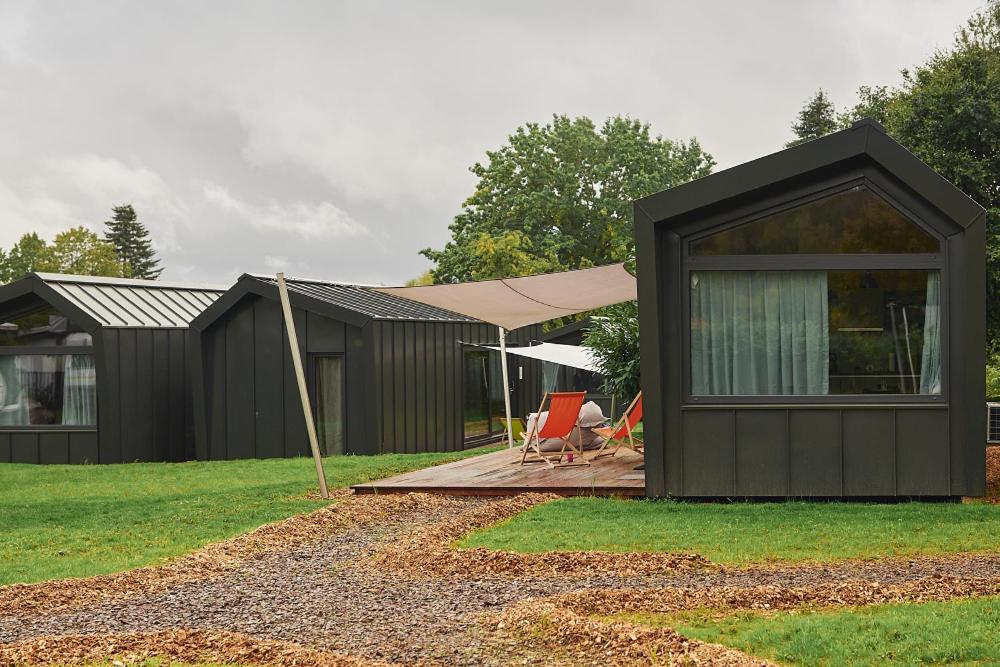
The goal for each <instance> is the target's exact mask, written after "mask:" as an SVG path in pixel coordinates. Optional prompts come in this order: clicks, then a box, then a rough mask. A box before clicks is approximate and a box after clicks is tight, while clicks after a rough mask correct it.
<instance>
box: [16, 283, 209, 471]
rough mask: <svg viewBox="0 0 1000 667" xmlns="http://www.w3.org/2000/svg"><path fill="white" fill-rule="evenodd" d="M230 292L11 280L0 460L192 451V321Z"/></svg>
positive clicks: (157, 456) (129, 457) (123, 457)
mask: <svg viewBox="0 0 1000 667" xmlns="http://www.w3.org/2000/svg"><path fill="white" fill-rule="evenodd" d="M222 292H223V290H222V289H221V288H217V287H210V286H205V285H188V284H180V283H170V282H161V281H152V280H129V279H124V278H100V277H91V276H73V275H60V274H49V273H33V274H30V275H28V276H27V277H25V278H22V279H21V280H18V281H16V282H13V283H11V284H9V285H4V286H2V287H0V322H2V323H3V324H0V462H13V463H123V462H130V461H184V460H187V459H189V458H192V457H193V456H194V429H193V424H192V404H191V392H190V387H189V384H188V383H189V377H188V351H189V338H188V324H189V323H190V321H191V320H192V319H194V318H195V316H197V315H198V314H199V313H201V312H202V311H203V310H204V309H205V308H207V307H208V306H209V305H210V304H211V303H212V302H213V301H215V300H216V298H218V297H219V295H221V294H222Z"/></svg>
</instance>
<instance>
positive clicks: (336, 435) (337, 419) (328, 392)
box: [316, 356, 344, 456]
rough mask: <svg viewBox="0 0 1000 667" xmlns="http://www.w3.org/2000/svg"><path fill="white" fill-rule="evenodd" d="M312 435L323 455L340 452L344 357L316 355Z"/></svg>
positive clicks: (342, 417) (342, 424)
mask: <svg viewBox="0 0 1000 667" xmlns="http://www.w3.org/2000/svg"><path fill="white" fill-rule="evenodd" d="M316 436H317V438H318V439H319V446H320V449H321V450H322V452H323V455H324V456H333V455H335V454H343V453H344V358H343V357H341V356H325V357H317V358H316Z"/></svg>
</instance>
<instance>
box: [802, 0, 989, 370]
mask: <svg viewBox="0 0 1000 667" xmlns="http://www.w3.org/2000/svg"><path fill="white" fill-rule="evenodd" d="M902 74H903V84H902V85H901V86H899V87H897V88H892V87H889V86H881V85H876V86H861V87H860V88H859V89H858V103H857V104H856V105H854V106H853V107H849V108H846V109H843V110H842V111H839V112H838V111H837V108H836V106H835V104H834V102H833V100H831V99H830V97H829V95H828V94H827V93H826V92H825V91H823V90H819V91H817V92H816V93H815V94H814V95H813V96H812V97H811V98H809V100H808V101H807V102H806V104H805V106H804V107H803V108H802V110H801V111H800V112H799V114H798V117H797V118H796V120H795V122H794V123H793V124H792V133H793V135H794V139H793V140H792V141H790V142H789V143H788V144H787V145H789V146H793V145H796V144H799V143H802V142H804V141H809V140H810V139H815V138H817V137H821V136H823V135H825V134H828V133H830V132H834V131H836V130H839V129H842V128H845V127H849V126H850V125H851V124H852V123H853V122H855V121H856V120H859V119H861V118H871V119H873V120H876V121H878V122H879V123H881V124H882V125H883V126H885V129H886V131H887V132H888V133H889V134H890V135H891V136H892V137H893V138H894V139H896V140H897V141H899V142H900V143H901V144H903V145H904V146H906V147H907V148H908V149H909V150H910V151H912V152H913V153H914V154H915V155H916V156H917V157H919V158H920V159H921V160H923V161H924V162H926V163H927V164H929V165H930V166H931V167H933V168H934V170H935V171H937V172H938V173H939V174H941V175H942V176H944V177H945V178H947V179H948V180H949V181H951V182H952V183H954V184H955V185H956V186H958V187H959V188H960V189H961V190H962V191H963V192H965V193H966V194H967V195H969V196H970V197H972V198H973V199H974V200H976V201H977V202H978V203H979V204H980V205H981V206H982V207H983V208H985V209H986V210H987V216H988V218H987V235H988V236H987V251H986V252H987V286H986V287H987V327H988V328H987V336H988V341H989V347H990V349H991V350H992V351H993V352H1000V0H992V2H990V3H989V4H988V5H987V7H986V8H985V9H983V10H982V11H979V12H976V13H975V14H974V15H973V16H972V18H970V19H969V20H968V22H967V23H966V24H965V26H963V27H962V28H960V29H959V30H958V32H957V34H956V35H955V40H954V43H953V44H952V45H951V47H950V48H947V49H940V50H938V51H936V52H935V53H934V54H933V55H932V56H931V57H930V59H929V60H928V61H927V62H925V63H924V64H922V65H919V66H917V67H915V68H914V69H912V70H903V71H902Z"/></svg>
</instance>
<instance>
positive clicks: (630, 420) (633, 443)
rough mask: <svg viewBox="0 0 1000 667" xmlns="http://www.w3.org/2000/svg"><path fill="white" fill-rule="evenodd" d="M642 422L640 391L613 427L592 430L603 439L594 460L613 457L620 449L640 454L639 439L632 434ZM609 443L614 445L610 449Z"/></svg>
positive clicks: (640, 443) (640, 441)
mask: <svg viewBox="0 0 1000 667" xmlns="http://www.w3.org/2000/svg"><path fill="white" fill-rule="evenodd" d="M641 421H642V392H641V391H640V392H639V393H638V394H637V395H636V397H635V398H633V399H632V402H631V403H629V405H628V407H627V408H625V413H624V414H623V415H622V417H621V419H619V420H618V423H617V424H615V425H614V426H605V427H603V428H595V429H592V430H593V431H594V433H596V434H597V435H599V436H601V437H602V438H604V444H603V445H601V448H600V449H598V450H597V454H595V455H594V458H595V459H596V458H600V457H602V456H614V455H615V454H617V453H618V450H619V449H621V448H622V447H628V448H629V449H631V450H633V451H636V452H640V453H641V452H642V451H643V444H642V440H641V439H640V438H637V437H635V435H634V434H633V433H632V431H633V429H635V427H636V425H638V423H639V422H641ZM611 443H614V445H613V446H612V447H609V445H611Z"/></svg>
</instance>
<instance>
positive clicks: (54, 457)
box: [38, 431, 69, 464]
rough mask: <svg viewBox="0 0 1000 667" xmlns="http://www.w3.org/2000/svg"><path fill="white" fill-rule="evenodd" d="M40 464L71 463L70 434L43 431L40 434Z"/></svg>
mask: <svg viewBox="0 0 1000 667" xmlns="http://www.w3.org/2000/svg"><path fill="white" fill-rule="evenodd" d="M38 462H39V463H49V464H51V463H69V433H68V432H67V431H42V432H40V433H39V434H38Z"/></svg>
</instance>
